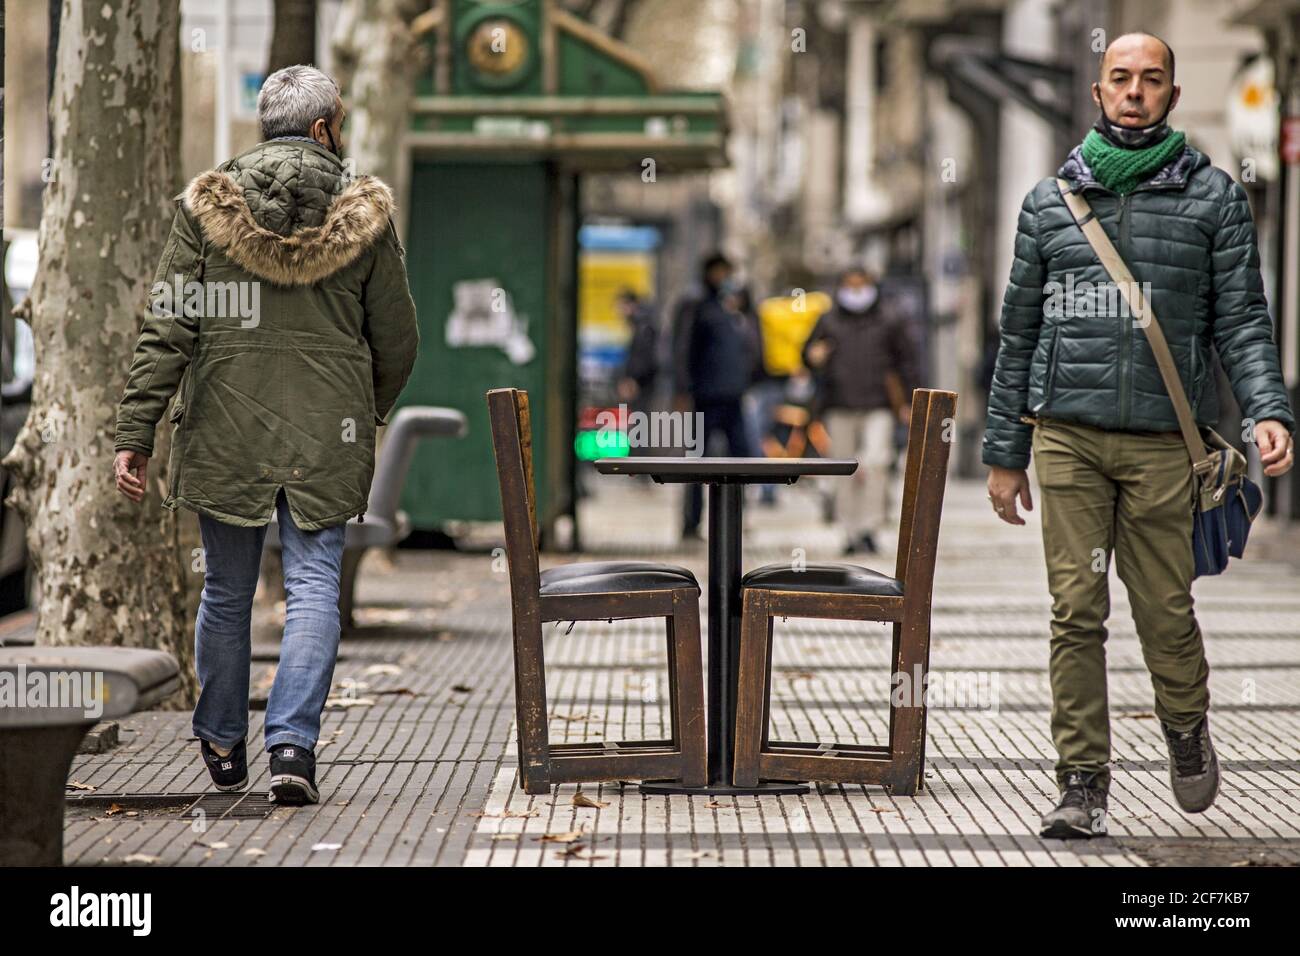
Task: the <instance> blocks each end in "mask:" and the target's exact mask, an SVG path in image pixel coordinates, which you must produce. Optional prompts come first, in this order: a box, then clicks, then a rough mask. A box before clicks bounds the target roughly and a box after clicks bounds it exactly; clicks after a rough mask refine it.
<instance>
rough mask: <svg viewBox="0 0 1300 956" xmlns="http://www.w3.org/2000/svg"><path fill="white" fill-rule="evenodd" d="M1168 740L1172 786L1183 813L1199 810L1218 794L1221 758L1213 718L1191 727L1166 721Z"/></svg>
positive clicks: (1162, 725) (1206, 808) (1163, 725)
mask: <svg viewBox="0 0 1300 956" xmlns="http://www.w3.org/2000/svg"><path fill="white" fill-rule="evenodd" d="M1160 726H1161V727H1162V728H1164V732H1165V743H1166V744H1167V745H1168V746H1169V786H1170V788H1172V790H1173V791H1174V799H1175V800H1177V801H1178V805H1179V806H1180V807H1182V808H1183V812H1184V813H1200V812H1202V811H1203V810H1208V809H1209V808H1210V807H1211V806H1212V805H1213V804H1214V798H1215V797H1217V796H1218V795H1219V758H1218V757H1217V756H1216V755H1215V753H1214V743H1213V742H1212V741H1211V740H1210V719H1209V717H1208V716H1207V717H1202V718H1201V722H1200V723H1199V724H1197V725H1196V726H1195V727H1193V728H1192V729H1191V730H1183V731H1178V730H1174V729H1173V728H1172V727H1170V726H1169V725H1168V724H1166V723H1165V722H1164V721H1161V722H1160Z"/></svg>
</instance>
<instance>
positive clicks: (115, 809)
mask: <svg viewBox="0 0 1300 956" xmlns="http://www.w3.org/2000/svg"><path fill="white" fill-rule="evenodd" d="M122 812H123V808H122V806H121V805H120V804H116V803H112V804H109V807H108V809H107V810H105V811H104V816H106V817H111V816H113V815H114V814H118V813H122Z"/></svg>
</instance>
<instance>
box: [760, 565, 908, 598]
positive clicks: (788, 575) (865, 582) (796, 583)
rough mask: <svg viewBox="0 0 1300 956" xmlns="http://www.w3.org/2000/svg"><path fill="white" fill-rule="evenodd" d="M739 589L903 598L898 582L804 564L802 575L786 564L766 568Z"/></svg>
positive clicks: (847, 568)
mask: <svg viewBox="0 0 1300 956" xmlns="http://www.w3.org/2000/svg"><path fill="white" fill-rule="evenodd" d="M740 586H741V587H746V588H765V589H766V590H769V591H809V592H814V593H816V592H820V593H824V594H873V595H879V596H883V597H902V596H903V582H902V581H900V580H898V578H891V577H889V576H888V575H885V574H881V573H880V572H879V571H872V570H871V569H870V568H860V567H858V566H857V565H856V564H807V565H804V567H803V570H801V571H796V570H795V569H794V568H793V567H791V566H790V565H789V564H765V565H763V567H761V568H755V569H754V570H753V571H750V572H749V573H748V574H746V575H745V576H744V577H743V578H741V579H740Z"/></svg>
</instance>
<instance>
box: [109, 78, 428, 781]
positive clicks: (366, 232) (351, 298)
mask: <svg viewBox="0 0 1300 956" xmlns="http://www.w3.org/2000/svg"><path fill="white" fill-rule="evenodd" d="M257 112H258V117H259V119H260V121H261V127H262V137H263V142H261V143H259V144H258V145H257V146H255V147H253V148H252V149H250V150H247V151H246V152H244V153H242V154H240V155H239V156H237V157H235V158H234V159H231V160H228V161H226V162H225V163H222V164H221V165H220V166H218V167H217V168H216V169H215V170H210V171H208V172H205V173H202V174H200V175H199V176H197V177H195V179H194V180H193V181H192V182H191V183H190V184H189V187H188V188H187V189H186V190H185V192H184V193H183V194H182V195H181V196H179V197H177V198H178V200H179V203H178V208H177V210H176V215H175V219H174V221H173V225H172V231H171V235H170V237H169V238H168V240H167V245H166V247H165V248H164V250H163V253H162V258H161V260H160V262H159V264H158V271H157V275H156V277H155V281H154V288H153V290H152V295H151V302H150V309H149V314H147V315H146V316H145V319H144V322H143V325H142V328H141V333H140V338H139V340H138V342H137V343H136V347H135V356H134V360H133V361H132V363H131V369H130V372H129V373H128V375H127V382H126V387H125V389H124V391H123V395H122V401H121V403H120V404H119V406H118V411H117V430H116V434H115V436H114V446H115V448H116V451H117V455H116V458H115V460H114V476H115V480H116V483H117V487H118V489H119V490H120V491H121V492H122V494H124V495H125V496H126V497H127V498H129V499H130V500H131V501H134V502H139V501H141V500H142V499H143V497H144V494H145V489H146V482H145V476H146V473H147V469H148V465H149V460H150V458H151V457H152V455H153V450H154V430H155V428H156V426H157V424H158V422H159V420H160V419H161V418H162V416H163V415H164V413H165V412H166V411H167V404H168V402H170V401H171V399H172V396H173V395H176V396H177V398H176V402H175V404H173V405H172V410H171V414H170V415H169V416H168V420H169V421H170V422H171V425H172V446H171V456H172V457H171V461H170V463H169V467H168V480H169V484H168V493H167V498H166V500H165V501H164V504H165V505H166V506H167V507H168V508H171V509H175V508H177V507H178V506H179V507H184V508H188V509H190V510H192V511H197V512H198V514H199V528H200V531H201V532H202V536H203V556H204V566H205V567H204V579H203V596H202V600H201V602H200V605H199V612H198V620H197V622H196V624H195V628H194V644H195V652H194V658H195V666H196V668H197V670H198V678H199V684H200V686H201V693H200V695H199V700H198V704H197V706H196V707H195V709H194V718H193V731H194V736H196V737H197V738H198V739H199V748H200V752H201V754H202V757H203V760H204V763H205V764H206V766H207V768H208V771H209V773H210V775H211V777H212V780H213V783H214V784H215V785H216V786H217V789H219V790H227V791H234V790H240V789H243V788H244V787H246V786H247V785H248V757H247V747H246V738H247V734H248V673H249V660H250V654H251V651H252V645H251V643H250V640H251V638H250V625H251V619H252V609H253V592H254V590H255V589H256V587H257V577H258V568H259V565H260V559H261V554H262V545H263V543H264V542H265V539H266V534H267V525H268V523H269V522H270V520H271V516H272V515H278V520H279V536H280V544H281V547H282V550H283V553H284V578H285V582H284V583H285V594H286V608H285V621H284V637H283V640H282V641H281V644H280V665H279V669H278V670H277V671H276V677H275V683H274V685H273V686H272V687H271V694H270V699H269V700H268V702H267V707H266V720H265V737H266V750H267V752H268V753H269V754H270V755H271V756H270V763H271V776H270V779H269V781H268V787H269V789H270V791H271V798H272V800H274V801H276V802H279V803H289V804H301V803H316V802H317V801H318V800H319V797H320V794H319V792H318V790H317V789H316V758H315V754H314V749H315V747H316V744H317V738H318V737H319V734H320V720H321V712H322V710H323V709H324V707H325V700H326V697H327V695H328V693H329V689H330V685H331V681H332V677H333V673H334V663H335V659H336V657H337V653H338V645H339V636H340V621H339V608H338V600H339V579H340V574H341V571H342V561H343V545H344V539H345V535H346V528H347V522H348V520H349V519H351V518H353V517H356V516H361V515H364V513H365V510H366V502H367V499H368V497H369V492H370V483H371V479H372V478H373V475H374V468H375V432H376V429H377V428H378V426H380V425H382V424H384V419H385V418H386V417H387V416H388V414H389V412H391V411H392V409H393V407H394V405H395V404H396V402H397V397H398V395H399V394H400V393H401V391H402V388H403V386H404V385H405V384H406V381H407V379H408V378H409V377H410V374H411V370H412V368H413V366H414V363H415V357H416V348H417V346H418V343H419V331H418V328H417V326H416V315H415V304H414V302H412V300H411V294H410V291H409V289H408V287H407V280H406V265H405V262H404V259H403V255H402V247H401V244H400V243H399V242H398V239H397V233H396V231H395V229H394V228H393V222H392V218H391V217H392V214H393V196H392V192H391V190H390V189H389V188H388V187H387V186H386V185H384V184H383V183H382V182H380V181H379V180H377V179H375V178H374V177H372V176H360V177H356V178H352V177H350V176H349V175H348V174H347V169H346V167H345V166H344V163H343V161H342V159H341V157H340V156H339V150H340V149H341V148H342V126H343V117H344V109H343V102H342V100H341V99H340V97H339V92H338V87H337V85H335V83H334V81H333V80H332V79H331V78H330V77H328V76H326V75H325V74H324V73H322V72H321V71H320V70H317V69H315V68H314V67H310V66H290V67H286V68H284V69H282V70H278V71H276V72H275V73H272V74H271V75H270V76H269V77H267V79H266V82H265V83H264V84H263V85H262V90H261V93H260V94H259V96H258V100H257ZM191 285H194V286H195V287H197V289H198V290H200V291H202V292H206V295H200V296H198V298H199V299H206V303H207V304H206V305H204V304H203V303H202V302H195V301H193V299H192V298H191V295H190V292H189V291H188V290H189V288H190V286H191ZM173 288H176V289H180V288H184V289H186V290H187V291H186V292H185V302H184V303H183V305H184V307H183V308H182V302H181V301H179V299H178V298H174V297H173ZM213 290H222V291H223V292H229V293H231V295H230V296H227V295H225V294H223V295H222V296H221V297H220V298H217V297H215V296H214V295H213ZM239 290H245V291H246V293H247V294H248V295H250V296H251V297H252V298H251V301H252V303H253V304H254V305H257V304H258V303H260V308H254V309H252V310H250V313H249V314H245V313H244V310H243V309H242V308H241V309H240V310H239V312H238V313H237V314H235V313H232V312H231V311H230V310H229V308H228V307H229V306H230V305H231V304H232V303H231V302H230V301H229V299H230V298H237V299H239V300H240V301H241V302H242V300H243V298H244V293H243V292H240V294H239V295H238V296H235V295H233V293H234V292H236V291H239ZM219 303H224V305H223V304H219Z"/></svg>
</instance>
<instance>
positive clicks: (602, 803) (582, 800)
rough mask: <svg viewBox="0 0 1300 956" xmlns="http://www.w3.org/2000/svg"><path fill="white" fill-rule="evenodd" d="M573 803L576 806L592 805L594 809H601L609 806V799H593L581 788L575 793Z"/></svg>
mask: <svg viewBox="0 0 1300 956" xmlns="http://www.w3.org/2000/svg"><path fill="white" fill-rule="evenodd" d="M573 805H574V806H575V807H591V808H592V809H593V810H599V809H600V808H601V807H607V806H609V801H608V800H593V799H592V798H591V797H589V796H587V795H586V794H585V793H583V792H582V791H581V790H579V791H578V792H577V793H575V794H574V795H573Z"/></svg>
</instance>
